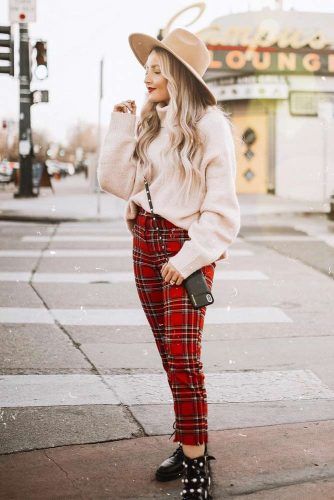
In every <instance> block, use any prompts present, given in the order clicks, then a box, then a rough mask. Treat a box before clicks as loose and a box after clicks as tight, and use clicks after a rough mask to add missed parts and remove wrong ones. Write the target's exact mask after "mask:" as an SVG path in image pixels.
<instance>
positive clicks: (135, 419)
mask: <svg viewBox="0 0 334 500" xmlns="http://www.w3.org/2000/svg"><path fill="white" fill-rule="evenodd" d="M58 228H59V225H57V226H56V227H55V230H54V231H53V232H52V234H51V235H50V238H49V241H48V242H47V244H46V246H45V248H44V249H43V250H47V249H48V248H49V247H50V245H51V243H52V240H53V238H54V236H55V234H56V232H57V230H58ZM41 260H42V255H41V256H40V257H39V258H38V261H37V262H36V264H35V267H34V269H33V272H32V276H33V275H34V273H35V272H36V270H37V269H38V267H39V264H40V262H41ZM29 284H30V286H31V288H32V289H33V290H34V292H35V294H36V295H37V296H38V297H39V298H40V300H41V301H42V303H43V305H44V307H45V308H46V310H47V311H48V312H49V314H51V316H53V314H52V310H51V309H50V308H49V306H48V304H47V302H46V301H45V300H44V298H43V297H42V295H41V294H40V293H39V292H38V290H37V289H36V288H35V287H34V285H33V283H32V281H30V283H29ZM53 318H54V322H55V325H56V326H57V327H58V328H59V329H60V331H62V332H63V334H64V335H66V336H67V338H68V339H69V341H70V342H71V343H72V345H73V347H74V348H75V349H77V350H78V351H79V352H80V353H81V355H82V356H83V358H84V359H85V360H86V362H87V363H88V364H89V365H90V367H91V371H92V373H94V374H95V375H97V376H98V377H99V379H100V381H101V382H102V384H103V385H105V386H106V387H107V388H108V390H110V391H111V393H113V394H114V395H115V396H116V397H118V394H117V393H116V391H115V389H114V388H113V387H111V386H110V384H108V382H107V381H106V379H105V378H104V377H103V375H102V374H101V373H100V371H99V370H98V368H97V367H96V365H95V364H94V363H93V361H92V360H91V359H90V358H89V356H88V355H87V354H86V352H85V351H84V350H83V349H82V348H81V344H80V343H79V342H76V341H75V340H74V339H73V337H72V336H71V334H70V332H69V331H67V329H66V328H65V326H64V325H62V324H61V323H60V322H59V321H58V319H57V318H55V317H54V316H53ZM120 405H121V406H123V407H124V408H125V409H126V413H128V414H129V415H130V416H131V417H132V419H133V420H134V421H135V422H136V424H137V426H138V427H139V429H140V433H141V435H143V436H146V435H147V434H146V432H145V430H144V427H143V425H142V424H141V423H140V422H139V420H138V419H137V418H136V417H135V415H134V414H133V413H132V411H131V410H130V409H129V408H128V406H127V405H124V403H123V402H121V403H120Z"/></svg>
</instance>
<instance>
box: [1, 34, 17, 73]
mask: <svg viewBox="0 0 334 500" xmlns="http://www.w3.org/2000/svg"><path fill="white" fill-rule="evenodd" d="M3 47H4V48H5V51H3V50H2V48H3ZM2 61H6V63H7V64H5V65H4V66H3V65H2ZM0 73H7V74H8V75H11V76H14V39H13V33H12V30H11V26H0Z"/></svg>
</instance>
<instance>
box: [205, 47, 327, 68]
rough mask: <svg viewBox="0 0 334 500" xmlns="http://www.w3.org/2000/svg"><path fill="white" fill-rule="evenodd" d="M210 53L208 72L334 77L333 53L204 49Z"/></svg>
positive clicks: (262, 49)
mask: <svg viewBox="0 0 334 500" xmlns="http://www.w3.org/2000/svg"><path fill="white" fill-rule="evenodd" d="M207 47H208V49H209V50H210V51H211V52H212V61H211V64H210V66H209V69H210V70H220V71H222V70H226V71H228V72H231V71H232V72H236V73H238V74H240V73H254V72H256V73H285V74H287V73H290V74H292V73H294V74H318V75H331V74H332V75H333V74H334V51H330V50H322V51H312V50H309V51H308V50H307V49H302V50H299V51H289V50H279V49H277V48H273V47H270V48H264V47H261V48H259V47H258V48H256V49H255V50H254V49H253V50H252V49H249V47H242V46H222V45H220V46H216V45H207Z"/></svg>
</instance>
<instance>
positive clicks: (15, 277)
mask: <svg viewBox="0 0 334 500" xmlns="http://www.w3.org/2000/svg"><path fill="white" fill-rule="evenodd" d="M268 279H269V277H268V276H267V275H266V274H264V273H262V272H261V271H256V270H254V271H219V270H215V275H214V280H215V281H216V280H218V281H231V280H232V281H240V280H242V281H244V280H249V281H252V280H256V281H261V280H268ZM1 281H19V282H25V283H27V282H29V281H32V282H33V283H86V284H88V283H95V282H97V281H102V282H104V283H135V277H134V273H133V271H129V272H124V271H114V272H110V273H108V272H104V273H83V272H80V271H79V272H77V273H35V274H34V275H33V276H32V273H31V272H5V271H4V272H0V282H1Z"/></svg>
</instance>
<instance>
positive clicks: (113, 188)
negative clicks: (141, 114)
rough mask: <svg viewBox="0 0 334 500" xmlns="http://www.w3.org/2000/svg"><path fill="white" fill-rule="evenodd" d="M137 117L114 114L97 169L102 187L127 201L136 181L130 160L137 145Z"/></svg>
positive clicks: (128, 114) (129, 114)
mask: <svg viewBox="0 0 334 500" xmlns="http://www.w3.org/2000/svg"><path fill="white" fill-rule="evenodd" d="M135 125H136V115H134V114H132V113H121V112H119V111H113V112H112V113H111V117H110V123H109V128H108V131H107V134H106V136H105V139H104V142H103V145H102V148H101V153H100V156H99V161H98V166H97V179H98V182H99V185H100V188H101V189H102V190H103V191H105V192H107V193H111V194H114V195H115V196H117V197H118V198H122V199H123V200H128V199H129V197H130V195H131V192H132V189H133V186H134V182H135V178H136V164H135V162H134V161H130V157H131V154H132V152H133V150H134V147H135V144H136V137H135Z"/></svg>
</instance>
